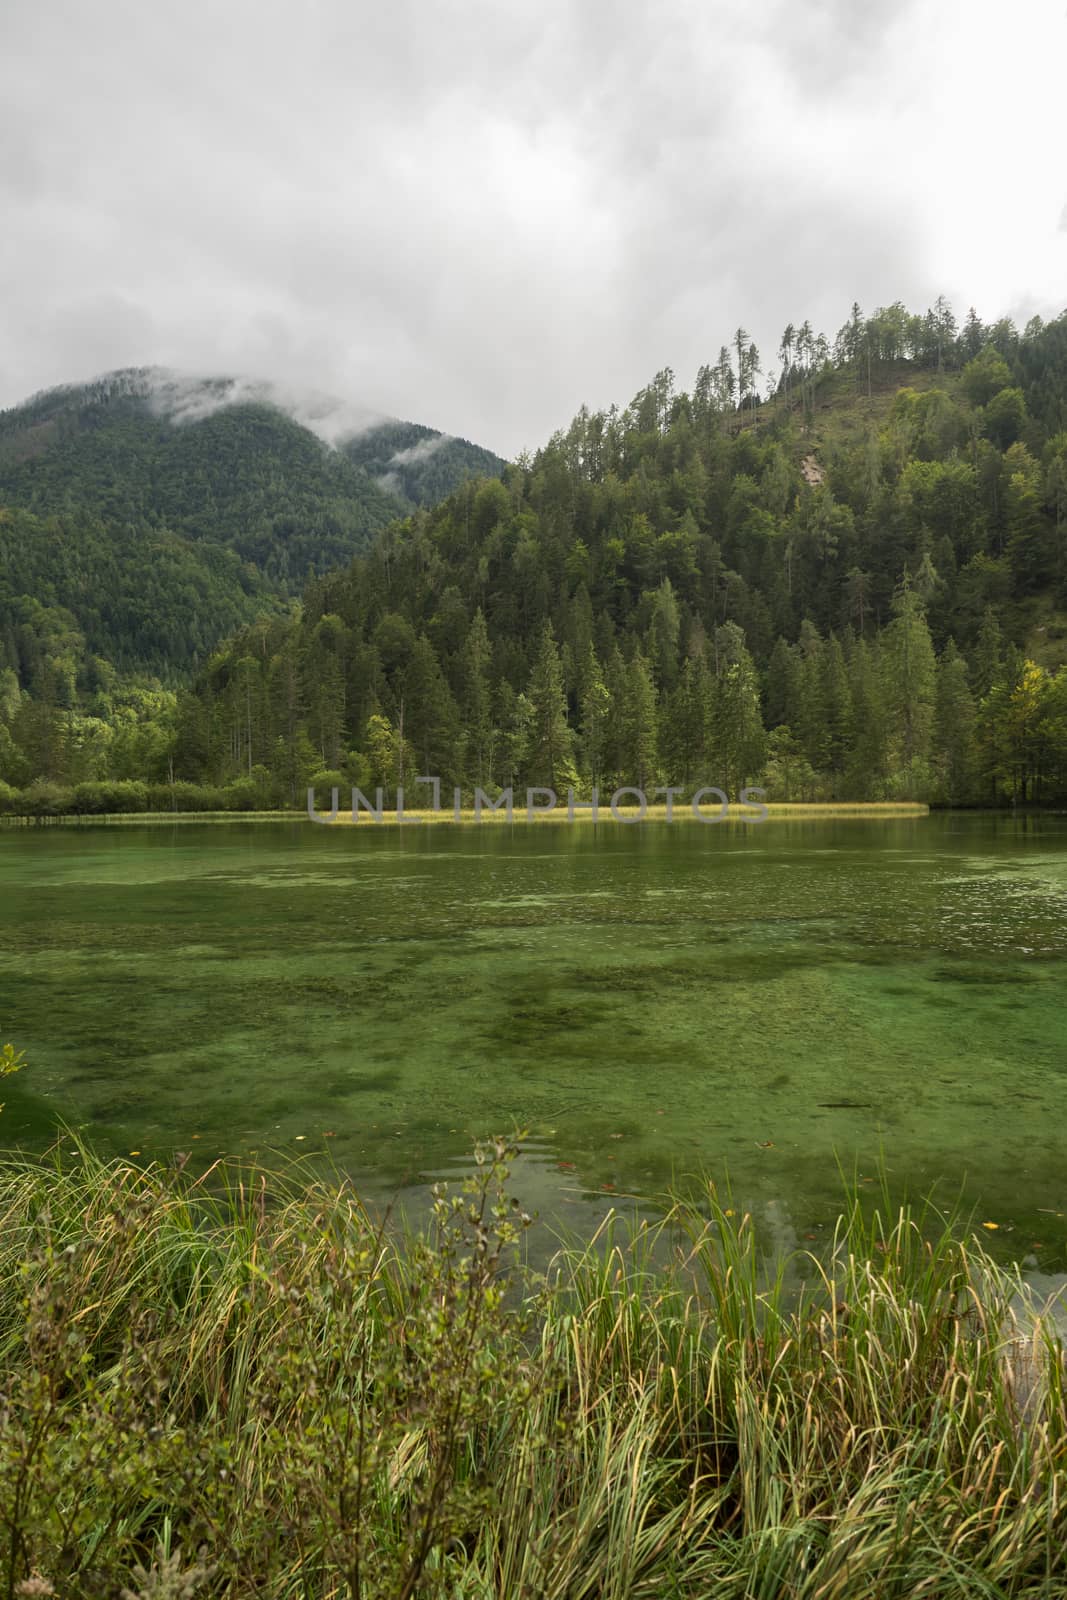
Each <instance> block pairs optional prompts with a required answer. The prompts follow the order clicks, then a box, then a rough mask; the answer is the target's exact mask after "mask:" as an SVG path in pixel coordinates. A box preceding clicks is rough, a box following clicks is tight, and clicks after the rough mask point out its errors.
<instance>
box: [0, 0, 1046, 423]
mask: <svg viewBox="0 0 1067 1600" xmlns="http://www.w3.org/2000/svg"><path fill="white" fill-rule="evenodd" d="M1065 47H1067V23H1065V19H1064V14H1063V11H1062V3H1061V0H1031V3H1030V4H1029V5H1028V6H1026V7H1025V8H1018V9H1017V10H1016V12H1014V13H1012V12H1006V11H1005V10H1004V8H1003V7H1002V6H997V7H994V6H993V5H992V3H991V0H977V3H975V4H970V5H967V6H964V5H963V3H962V0H938V3H937V4H935V3H934V0H899V3H898V0H894V3H893V4H890V3H889V0H876V3H874V4H871V5H864V6H857V5H856V4H855V3H854V0H811V4H808V5H805V6H796V5H787V4H785V3H784V0H769V3H768V4H767V5H766V6H762V7H753V6H750V5H748V4H746V3H743V0H718V3H716V4H713V5H709V4H707V3H706V0H700V3H697V0H666V3H665V4H663V5H658V6H655V7H652V6H648V7H644V8H641V7H623V8H620V7H618V6H617V5H612V6H609V5H608V4H607V3H606V0H581V3H579V0H547V3H545V4H539V5H534V4H533V3H532V0H517V3H516V4H514V5H511V6H500V5H498V4H493V3H491V0H442V3H440V4H437V5H434V6H427V5H416V4H415V3H414V0H397V3H394V4H393V5H391V6H390V7H388V8H384V7H382V8H376V9H374V10H372V11H368V10H367V9H366V8H360V7H353V6H351V5H348V4H344V3H342V0H309V3H308V4H306V5H304V6H301V7H299V8H296V7H293V6H291V5H283V4H282V3H281V0H228V5H227V7H226V16H225V26H223V25H222V22H221V21H220V13H219V9H218V7H217V6H216V5H215V4H213V3H211V0H182V4H180V5H179V4H178V3H177V0H156V3H155V4H153V5H151V6H146V5H143V4H141V3H137V0H99V3H98V4H97V5H94V6H91V7H87V6H85V5H83V4H81V3H80V0H52V3H51V4H49V5H48V6H40V5H38V4H36V3H35V0H7V3H6V4H5V5H4V7H3V8H2V10H0V210H2V213H3V215H4V227H3V229H2V230H0V351H3V357H2V363H0V404H11V403H13V402H14V401H16V400H18V399H19V398H21V397H22V395H24V394H26V393H28V392H30V391H31V390H34V389H38V388H41V387H43V386H44V385H46V384H48V383H54V382H61V381H65V380H75V379H78V378H80V377H83V376H86V375H88V374H89V373H92V372H96V371H100V370H101V369H104V368H108V367H117V366H128V365H147V364H158V365H162V366H168V367H173V368H177V369H182V370H186V371H194V372H227V373H252V374H257V373H258V374H264V375H266V377H267V378H268V379H270V380H272V381H273V383H274V384H276V385H278V386H280V388H281V389H282V390H284V391H289V390H301V391H312V392H318V393H329V394H339V395H343V396H345V397H347V399H348V400H349V401H350V402H351V403H352V405H353V406H355V407H356V408H357V410H366V411H369V412H372V413H375V414H391V415H396V416H401V417H405V418H409V419H412V420H415V421H419V422H425V423H428V424H429V425H431V426H433V427H437V428H441V429H444V430H447V431H448V432H449V433H452V434H459V435H462V436H465V437H468V438H472V439H475V440H477V441H478V442H480V443H484V444H487V445H489V446H491V447H493V448H496V449H498V450H501V451H502V452H503V453H505V454H514V453H516V452H517V451H518V450H519V449H521V448H523V447H524V446H535V445H537V444H538V443H540V442H541V441H542V440H544V439H545V438H546V437H547V435H548V434H549V433H550V432H552V431H553V429H555V428H556V427H559V426H562V425H565V423H566V422H567V420H568V419H569V417H570V416H571V415H572V413H573V412H574V410H575V409H576V408H577V406H578V405H579V404H580V403H582V402H583V401H588V402H589V403H590V404H594V405H608V404H610V403H611V402H612V401H619V402H621V403H625V401H627V400H628V399H629V398H630V396H631V395H632V394H633V393H634V392H635V390H636V389H637V388H638V387H640V385H641V384H642V383H644V382H645V381H647V379H648V378H649V377H650V376H651V375H652V374H653V373H654V372H655V371H656V370H657V369H659V368H660V367H662V366H664V365H668V364H669V365H671V366H673V367H674V368H675V370H676V371H677V373H678V375H679V380H680V381H681V382H683V383H688V382H690V381H691V379H692V375H693V372H694V371H695V369H696V367H697V365H698V364H699V363H700V362H701V361H703V360H706V359H708V358H709V357H711V358H713V357H714V355H715V353H716V352H717V350H718V347H719V345H720V344H721V343H723V342H724V341H725V340H727V339H728V338H729V336H730V334H731V333H732V331H733V329H734V328H735V327H736V326H737V324H738V323H744V325H745V326H746V327H747V328H748V329H749V330H750V332H752V333H753V334H754V335H755V337H756V338H757V340H758V342H759V343H760V344H761V345H762V346H763V348H764V357H765V362H766V363H767V364H770V362H769V356H770V354H771V353H772V352H773V349H774V348H776V346H777V342H778V336H779V331H780V329H781V328H782V327H783V326H784V325H785V323H786V322H787V321H789V320H794V321H797V320H803V318H805V317H809V318H810V319H811V320H812V322H813V323H815V325H816V326H818V327H822V328H824V329H825V330H826V331H827V332H828V333H830V334H831V335H832V334H833V333H834V332H835V331H836V328H837V327H838V325H839V324H840V322H841V321H842V320H843V319H844V317H845V315H846V313H847V310H848V307H849V305H850V304H851V302H852V301H853V300H854V299H858V300H859V301H860V302H861V304H862V305H863V306H864V307H865V308H867V309H870V308H873V307H874V306H875V305H876V304H878V303H883V302H886V301H889V300H893V299H897V298H900V299H903V300H905V301H906V302H907V303H909V304H910V305H913V306H915V307H916V308H918V309H924V308H925V306H926V305H928V304H930V303H931V302H932V301H933V299H934V298H935V297H936V296H937V295H938V294H939V293H941V292H946V293H948V294H949V295H950V297H951V298H953V299H954V301H955V302H956V306H957V312H958V313H959V314H961V315H962V313H963V312H964V311H965V310H966V307H967V305H968V304H970V303H972V302H973V303H975V304H976V305H977V306H978V308H979V311H980V312H981V313H982V314H983V315H985V316H987V317H989V318H993V317H996V316H998V315H1000V314H1001V313H1003V312H1005V311H1009V312H1014V313H1015V314H1016V315H1020V316H1028V315H1030V314H1032V313H1033V312H1034V311H1040V312H1041V313H1042V314H1044V315H1054V314H1056V313H1057V312H1058V311H1059V310H1060V309H1062V305H1063V301H1064V298H1065V297H1067V296H1065V291H1064V289H1063V287H1062V286H1063V285H1064V284H1065V283H1067V271H1065V268H1067V235H1065V232H1064V229H1063V219H1061V221H1060V224H1059V225H1057V221H1056V218H1057V211H1058V207H1059V205H1060V203H1061V199H1062V192H1063V191H1062V187H1061V185H1062V136H1061V131H1060V112H1059V105H1060V99H1061V96H1060V92H1059V84H1058V77H1059V69H1060V67H1061V64H1062V61H1063V60H1064V59H1067V48H1065Z"/></svg>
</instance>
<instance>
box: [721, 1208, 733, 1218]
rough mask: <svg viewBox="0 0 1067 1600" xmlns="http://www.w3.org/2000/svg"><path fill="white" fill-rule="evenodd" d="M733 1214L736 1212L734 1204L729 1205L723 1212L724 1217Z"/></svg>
mask: <svg viewBox="0 0 1067 1600" xmlns="http://www.w3.org/2000/svg"><path fill="white" fill-rule="evenodd" d="M733 1214H734V1208H733V1206H727V1207H726V1210H725V1211H724V1212H723V1216H724V1217H732V1216H733Z"/></svg>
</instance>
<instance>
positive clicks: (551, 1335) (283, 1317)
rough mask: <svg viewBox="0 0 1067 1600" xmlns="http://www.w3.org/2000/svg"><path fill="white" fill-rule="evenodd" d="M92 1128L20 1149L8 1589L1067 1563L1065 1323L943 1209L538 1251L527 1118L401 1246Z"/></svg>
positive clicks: (306, 1196) (15, 1186)
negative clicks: (511, 1144) (534, 1267)
mask: <svg viewBox="0 0 1067 1600" xmlns="http://www.w3.org/2000/svg"><path fill="white" fill-rule="evenodd" d="M70 1144H71V1141H70V1140H69V1139H65V1140H64V1141H63V1145H64V1147H66V1148H64V1149H62V1150H57V1152H56V1154H55V1156H54V1158H53V1160H52V1161H51V1162H48V1161H46V1162H44V1163H37V1162H33V1163H31V1162H27V1163H20V1162H18V1161H17V1160H12V1159H9V1160H8V1161H7V1162H6V1163H5V1164H4V1166H3V1168H2V1169H0V1224H2V1226H0V1266H2V1269H3V1270H2V1272H0V1282H2V1284H3V1286H4V1290H3V1294H2V1295H0V1419H2V1424H3V1425H2V1427H0V1585H2V1586H3V1592H4V1593H6V1594H9V1595H23V1596H25V1595H39V1596H48V1595H56V1596H63V1597H68V1600H89V1597H95V1596H103V1595H108V1596H113V1595H124V1596H130V1600H149V1597H150V1596H155V1597H156V1600H160V1597H162V1596H173V1597H175V1600H178V1597H180V1596H193V1595H195V1594H197V1593H204V1594H210V1595H217V1596H233V1597H235V1600H236V1597H241V1600H243V1597H245V1596H248V1595H252V1594H256V1595H261V1596H263V1597H264V1600H290V1597H292V1600H296V1597H298V1596H301V1597H306V1596H308V1595H315V1596H322V1597H323V1600H328V1597H331V1596H338V1597H340V1596H342V1595H345V1596H349V1597H362V1600H372V1597H377V1600H413V1597H415V1596H421V1597H424V1600H429V1597H433V1596H439V1597H441V1600H444V1597H446V1596H447V1597H449V1600H461V1597H466V1600H482V1597H487V1596H490V1595H500V1596H508V1597H509V1600H522V1597H530V1600H535V1597H536V1600H570V1597H575V1596H588V1597H590V1600H592V1597H597V1600H637V1597H641V1596H644V1597H648V1600H653V1597H655V1600H659V1597H662V1596H675V1597H678V1600H682V1597H687V1596H688V1597H693V1600H696V1597H698V1596H699V1597H703V1596H706V1595H711V1594H714V1595H716V1596H722V1597H723V1600H730V1597H735V1600H742V1597H750V1596H754V1595H766V1596H771V1595H775V1596H777V1595H786V1594H788V1595H792V1596H796V1597H797V1600H818V1597H823V1600H825V1597H828V1596H834V1597H836V1600H868V1597H870V1596H873V1595H877V1596H878V1597H879V1600H910V1597H912V1596H914V1595H919V1594H923V1595H931V1596H946V1597H947V1596H948V1595H952V1596H974V1597H976V1600H977V1597H978V1596H993V1595H996V1596H1004V1597H1008V1596H1011V1597H1017V1600H1039V1597H1051V1596H1052V1595H1056V1594H1062V1593H1063V1592H1064V1587H1065V1585H1067V1566H1065V1554H1064V1552H1065V1551H1067V1511H1065V1506H1067V1494H1065V1491H1067V1410H1065V1406H1064V1394H1065V1390H1064V1365H1063V1346H1062V1342H1061V1341H1060V1340H1059V1339H1058V1338H1057V1337H1056V1335H1055V1331H1054V1326H1053V1324H1052V1322H1051V1320H1050V1319H1047V1320H1042V1319H1040V1317H1038V1316H1035V1315H1034V1310H1035V1308H1033V1306H1032V1304H1031V1306H1030V1308H1029V1309H1028V1310H1027V1311H1026V1312H1025V1314H1023V1315H1022V1316H1021V1317H1020V1316H1017V1315H1015V1314H1013V1308H1012V1302H1013V1298H1014V1296H1015V1295H1016V1294H1017V1293H1018V1292H1019V1284H1018V1280H1017V1278H1013V1277H1011V1276H1009V1275H1008V1274H1007V1273H1005V1272H1004V1271H1002V1270H1001V1269H999V1268H998V1267H997V1266H996V1265H995V1264H994V1262H993V1261H992V1260H991V1259H990V1257H989V1256H988V1255H987V1253H986V1252H985V1251H984V1250H983V1248H982V1246H981V1245H980V1244H979V1242H978V1241H977V1240H970V1241H968V1240H967V1238H966V1235H965V1231H964V1230H963V1229H962V1228H955V1227H953V1226H951V1225H949V1226H948V1227H946V1226H945V1224H944V1223H943V1222H939V1221H938V1219H937V1218H936V1217H934V1216H933V1215H931V1214H929V1213H918V1214H913V1213H912V1212H910V1211H908V1210H902V1211H900V1212H899V1213H898V1214H897V1215H895V1216H894V1215H892V1214H891V1213H890V1212H889V1211H888V1208H886V1207H883V1206H881V1205H880V1206H879V1207H878V1210H877V1211H875V1212H874V1214H873V1216H871V1215H870V1214H869V1213H868V1215H867V1216H866V1217H865V1216H864V1214H863V1213H862V1212H861V1209H860V1207H859V1205H858V1203H856V1202H853V1203H851V1205H850V1206H849V1208H848V1210H847V1213H846V1215H845V1216H844V1217H843V1218H842V1219H841V1221H840V1223H839V1225H838V1229H837V1232H836V1237H835V1238H834V1240H833V1242H832V1244H831V1245H830V1247H829V1249H828V1251H827V1253H826V1255H825V1257H824V1258H823V1259H821V1260H816V1259H815V1258H814V1257H811V1256H806V1255H797V1256H796V1258H795V1259H793V1260H792V1261H791V1262H788V1263H787V1262H783V1263H781V1265H780V1268H779V1271H778V1274H777V1276H776V1277H772V1278H770V1279H768V1277H767V1275H766V1270H765V1266H764V1263H763V1261H762V1258H761V1255H760V1251H759V1248H758V1244H757V1241H756V1239H755V1237H754V1231H753V1224H752V1219H751V1218H750V1217H748V1216H744V1217H737V1216H735V1215H734V1212H733V1210H732V1209H731V1208H730V1207H729V1206H726V1207H725V1208H724V1206H723V1205H722V1204H721V1203H720V1202H719V1201H718V1200H717V1198H716V1196H715V1194H714V1192H713V1191H711V1190H709V1191H708V1192H707V1193H705V1194H703V1195H702V1196H701V1197H700V1199H699V1200H698V1202H697V1203H695V1204H693V1203H690V1204H682V1205H677V1206H675V1207H674V1208H673V1209H672V1210H670V1211H669V1212H668V1214H667V1216H666V1217H665V1219H664V1220H663V1221H662V1223H661V1224H659V1225H657V1226H655V1227H650V1226H648V1225H647V1224H646V1225H644V1226H642V1227H641V1228H640V1229H639V1230H637V1231H636V1232H635V1233H634V1234H633V1235H631V1236H629V1237H627V1236H625V1235H624V1232H623V1230H622V1229H621V1228H619V1227H618V1226H617V1224H613V1223H612V1222H611V1221H609V1222H607V1223H606V1224H605V1226H604V1227H603V1228H602V1230H601V1233H600V1235H599V1236H598V1238H596V1239H595V1240H594V1241H593V1242H592V1243H591V1244H590V1245H589V1246H587V1247H586V1248H584V1249H583V1250H580V1251H571V1252H562V1253H561V1254H560V1255H558V1256H557V1257H556V1259H555V1261H554V1262H553V1263H552V1265H551V1266H550V1268H549V1271H548V1273H547V1276H545V1277H543V1278H538V1277H536V1276H535V1275H534V1274H532V1273H530V1272H528V1271H523V1270H522V1269H521V1268H520V1267H519V1266H518V1265H517V1264H516V1260H515V1257H514V1254H513V1245H514V1243H515V1241H516V1240H517V1238H518V1236H519V1235H520V1234H521V1231H522V1229H523V1227H524V1225H525V1224H526V1223H527V1222H528V1221H529V1219H528V1218H527V1217H526V1216H525V1215H524V1214H523V1212H522V1210H521V1207H520V1205H519V1204H518V1202H517V1201H512V1202H509V1200H508V1193H507V1188H506V1187H505V1184H506V1179H507V1167H506V1161H507V1159H508V1156H509V1152H508V1150H507V1148H506V1146H505V1145H504V1143H503V1142H498V1143H497V1145H496V1147H495V1149H494V1148H489V1149H488V1150H486V1151H484V1152H482V1153H481V1156H482V1159H483V1160H484V1165H483V1166H482V1167H481V1168H480V1169H477V1170H478V1176H477V1177H476V1178H472V1179H471V1180H469V1182H468V1184H467V1185H466V1186H465V1192H459V1193H451V1194H450V1193H447V1192H445V1191H444V1189H443V1186H439V1187H438V1189H437V1190H436V1191H435V1198H434V1201H433V1210H432V1216H431V1218H430V1222H429V1225H428V1227H427V1228H426V1229H425V1230H423V1231H420V1232H418V1233H415V1234H411V1235H408V1236H407V1237H406V1238H400V1239H398V1238H397V1237H396V1236H395V1232H394V1233H388V1232H385V1231H384V1230H383V1229H381V1228H380V1227H377V1226H376V1225H375V1223H374V1221H373V1220H372V1219H371V1218H370V1217H368V1215H367V1213H366V1212H365V1211H364V1210H363V1208H362V1207H361V1206H360V1204H359V1202H358V1199H357V1198H356V1197H355V1196H354V1195H353V1194H352V1192H351V1190H350V1189H349V1188H348V1187H347V1186H340V1187H338V1188H334V1187H332V1186H330V1185H326V1184H321V1183H320V1184H314V1185H312V1186H310V1187H308V1188H305V1189H300V1188H298V1187H297V1186H296V1185H295V1184H291V1183H289V1184H287V1183H285V1182H284V1181H282V1180H279V1179H277V1178H276V1177H273V1176H272V1177H270V1178H268V1177H266V1175H264V1174H257V1173H253V1172H244V1173H241V1174H234V1175H233V1176H232V1177H231V1180H230V1187H229V1190H228V1192H223V1194H222V1195H221V1197H218V1198H215V1199H212V1198H211V1197H210V1194H209V1192H206V1191H207V1186H206V1185H205V1184H204V1183H203V1181H201V1182H199V1183H194V1182H192V1181H191V1180H190V1179H188V1178H187V1177H185V1178H183V1177H182V1176H181V1175H180V1174H175V1173H167V1172H165V1171H161V1170H160V1169H158V1168H150V1169H148V1170H145V1171H142V1170H139V1169H138V1167H137V1166H136V1165H133V1164H131V1163H127V1162H115V1163H113V1164H110V1165H108V1164H105V1163H102V1162H100V1161H98V1160H97V1159H96V1158H94V1157H93V1155H92V1154H91V1152H90V1151H88V1150H87V1149H85V1148H84V1147H79V1146H75V1147H74V1149H73V1150H71V1149H70ZM238 1177H240V1178H241V1179H242V1180H243V1181H241V1182H238V1181H237V1179H238ZM214 1189H215V1194H216V1196H218V1193H219V1189H220V1180H219V1175H218V1174H216V1175H215V1178H214ZM679 1245H680V1246H681V1248H679ZM787 1283H788V1284H791V1285H792V1287H791V1288H787V1287H786V1285H787ZM801 1284H802V1285H803V1286H802V1287H799V1288H798V1285H801Z"/></svg>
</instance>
